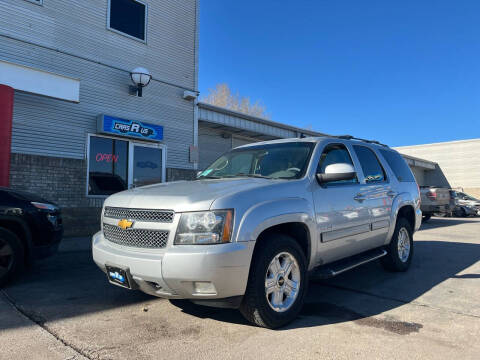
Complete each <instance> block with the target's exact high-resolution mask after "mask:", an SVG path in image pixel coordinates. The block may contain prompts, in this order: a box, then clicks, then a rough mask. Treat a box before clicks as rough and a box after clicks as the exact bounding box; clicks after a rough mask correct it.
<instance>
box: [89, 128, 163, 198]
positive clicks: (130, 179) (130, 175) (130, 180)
mask: <svg viewBox="0 0 480 360" xmlns="http://www.w3.org/2000/svg"><path fill="white" fill-rule="evenodd" d="M92 136H96V137H101V138H107V139H112V140H122V141H126V142H127V143H128V144H127V146H128V164H127V166H128V170H127V190H128V189H131V188H132V184H133V167H132V166H133V161H134V158H133V148H134V146H135V145H139V146H145V147H156V148H159V149H161V150H162V183H164V182H166V181H167V145H166V144H162V143H156V142H147V141H138V140H134V139H130V138H126V137H121V136H108V135H103V134H96V133H88V134H87V141H86V144H85V146H86V149H85V161H86V162H87V171H86V174H85V176H86V182H85V196H86V197H87V198H90V199H106V198H107V197H109V196H110V195H90V194H89V193H88V185H89V181H90V139H91V137H92Z"/></svg>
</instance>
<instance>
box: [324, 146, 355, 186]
mask: <svg viewBox="0 0 480 360" xmlns="http://www.w3.org/2000/svg"><path fill="white" fill-rule="evenodd" d="M339 163H343V164H350V165H352V166H354V165H353V161H352V158H351V157H350V154H349V152H348V150H347V148H346V147H345V145H342V144H334V145H327V147H326V148H325V149H324V150H323V153H322V155H321V156H320V161H319V162H318V167H317V173H322V174H323V173H325V168H326V167H327V166H328V165H331V164H339ZM357 182H358V180H357V179H356V178H355V179H351V180H341V181H332V182H329V184H351V183H357Z"/></svg>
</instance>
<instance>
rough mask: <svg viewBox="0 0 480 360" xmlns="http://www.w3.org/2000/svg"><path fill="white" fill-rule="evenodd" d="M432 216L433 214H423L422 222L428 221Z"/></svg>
mask: <svg viewBox="0 0 480 360" xmlns="http://www.w3.org/2000/svg"><path fill="white" fill-rule="evenodd" d="M431 217H432V214H425V215H423V216H422V222H427V221H428V220H430V218H431Z"/></svg>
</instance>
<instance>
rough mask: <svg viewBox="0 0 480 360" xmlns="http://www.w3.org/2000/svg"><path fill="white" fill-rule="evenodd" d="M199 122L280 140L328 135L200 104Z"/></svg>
mask: <svg viewBox="0 0 480 360" xmlns="http://www.w3.org/2000/svg"><path fill="white" fill-rule="evenodd" d="M198 108H199V117H198V120H199V121H204V122H209V123H215V124H219V125H224V126H227V127H230V128H236V129H242V130H245V131H249V132H254V133H260V134H264V135H268V136H273V137H278V138H289V137H300V136H301V135H304V136H325V135H326V134H323V133H320V132H317V131H312V130H307V129H302V128H299V127H295V126H291V125H286V124H282V123H279V122H276V121H272V120H267V119H263V118H260V117H256V116H251V115H247V114H243V113H240V112H238V111H233V110H229V109H225V108H222V107H219V106H214V105H210V104H206V103H202V102H199V103H198Z"/></svg>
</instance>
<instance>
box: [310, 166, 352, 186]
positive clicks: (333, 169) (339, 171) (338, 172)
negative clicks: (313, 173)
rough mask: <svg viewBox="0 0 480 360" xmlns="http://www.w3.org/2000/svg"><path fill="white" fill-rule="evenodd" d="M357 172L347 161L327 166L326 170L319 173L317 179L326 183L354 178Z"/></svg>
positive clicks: (321, 182)
mask: <svg viewBox="0 0 480 360" xmlns="http://www.w3.org/2000/svg"><path fill="white" fill-rule="evenodd" d="M356 176H357V173H356V172H355V168H354V167H353V166H352V165H350V164H346V163H338V164H331V165H328V166H327V167H326V168H325V172H324V173H323V174H322V173H318V174H317V181H318V182H319V183H320V184H325V183H328V182H331V181H341V180H352V179H355V177H356Z"/></svg>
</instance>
